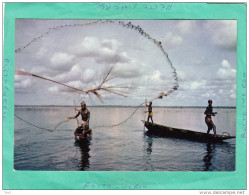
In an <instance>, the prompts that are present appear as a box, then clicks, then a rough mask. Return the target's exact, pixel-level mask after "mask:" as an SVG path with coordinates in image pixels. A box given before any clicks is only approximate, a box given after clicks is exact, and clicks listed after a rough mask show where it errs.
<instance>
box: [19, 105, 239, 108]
mask: <svg viewBox="0 0 249 195" xmlns="http://www.w3.org/2000/svg"><path fill="white" fill-rule="evenodd" d="M15 107H26V108H28V107H29V108H30V107H34V108H35V107H72V108H73V107H74V106H71V105H15ZM78 107H79V106H78ZM87 107H112V108H115V107H119V108H120V107H122V108H137V107H138V106H123V105H96V106H87ZM143 107H144V106H141V108H143ZM153 108H206V106H153ZM213 108H236V107H235V106H213Z"/></svg>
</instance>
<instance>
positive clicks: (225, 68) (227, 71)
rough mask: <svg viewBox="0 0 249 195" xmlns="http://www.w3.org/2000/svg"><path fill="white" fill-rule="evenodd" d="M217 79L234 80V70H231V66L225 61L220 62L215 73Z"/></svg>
mask: <svg viewBox="0 0 249 195" xmlns="http://www.w3.org/2000/svg"><path fill="white" fill-rule="evenodd" d="M216 74H217V77H218V78H220V79H235V78H236V70H235V69H233V68H231V65H230V64H229V62H228V61H227V60H223V61H222V62H221V68H219V69H218V71H217V73H216Z"/></svg>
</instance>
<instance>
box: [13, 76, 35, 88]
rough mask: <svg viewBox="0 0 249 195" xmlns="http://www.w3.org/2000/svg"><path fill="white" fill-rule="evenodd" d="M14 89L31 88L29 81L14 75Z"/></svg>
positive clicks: (24, 77)
mask: <svg viewBox="0 0 249 195" xmlns="http://www.w3.org/2000/svg"><path fill="white" fill-rule="evenodd" d="M15 87H16V88H23V89H24V88H29V87H31V79H30V78H26V76H20V75H15Z"/></svg>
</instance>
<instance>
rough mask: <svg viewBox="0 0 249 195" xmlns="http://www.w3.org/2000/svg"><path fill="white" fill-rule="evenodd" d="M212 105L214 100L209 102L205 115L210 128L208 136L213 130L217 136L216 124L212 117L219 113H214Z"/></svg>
mask: <svg viewBox="0 0 249 195" xmlns="http://www.w3.org/2000/svg"><path fill="white" fill-rule="evenodd" d="M212 103H213V101H212V100H208V106H207V108H206V111H205V112H204V114H205V115H206V117H205V122H206V124H207V126H208V130H207V134H209V132H210V130H211V129H213V131H214V134H216V126H215V125H214V123H213V121H212V116H215V115H216V114H217V112H213V106H212Z"/></svg>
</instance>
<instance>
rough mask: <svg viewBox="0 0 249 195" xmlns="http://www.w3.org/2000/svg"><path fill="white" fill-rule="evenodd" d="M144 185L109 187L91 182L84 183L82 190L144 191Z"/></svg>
mask: <svg viewBox="0 0 249 195" xmlns="http://www.w3.org/2000/svg"><path fill="white" fill-rule="evenodd" d="M146 188H147V186H146V185H141V184H125V185H118V186H117V185H111V184H107V183H101V184H96V183H91V182H86V183H84V184H83V189H85V190H86V189H97V190H98V189H122V190H143V189H146Z"/></svg>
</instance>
